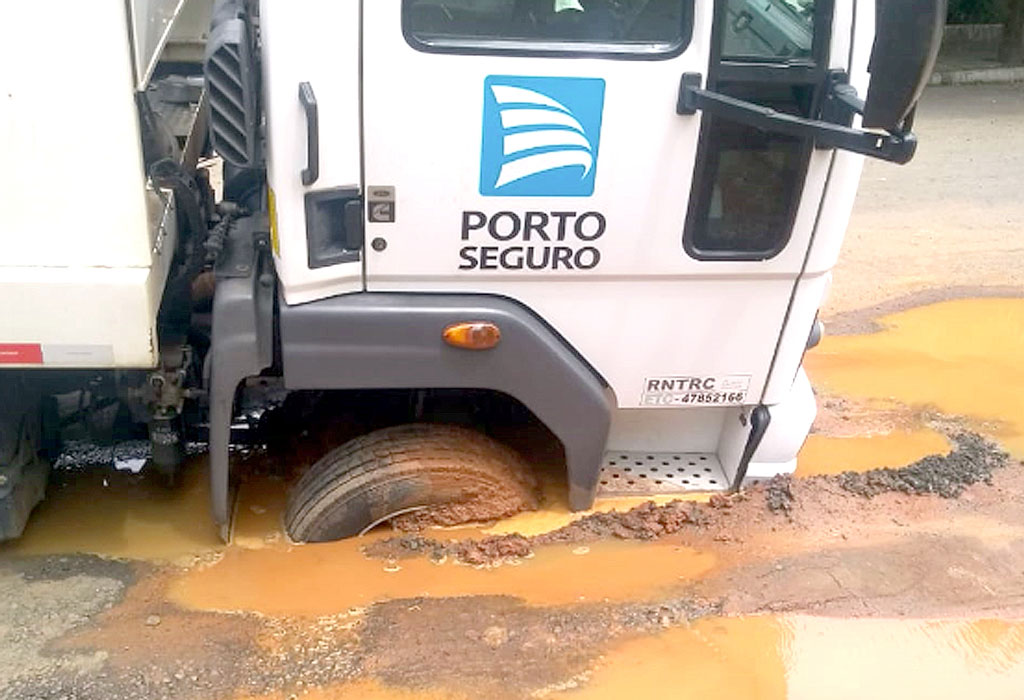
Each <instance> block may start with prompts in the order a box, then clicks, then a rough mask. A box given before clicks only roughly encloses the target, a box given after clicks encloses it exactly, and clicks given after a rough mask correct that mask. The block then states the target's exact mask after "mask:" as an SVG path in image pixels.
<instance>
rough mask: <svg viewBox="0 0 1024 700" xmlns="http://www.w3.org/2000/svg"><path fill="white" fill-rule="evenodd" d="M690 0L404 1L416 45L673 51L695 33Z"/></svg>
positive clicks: (410, 35) (408, 28)
mask: <svg viewBox="0 0 1024 700" xmlns="http://www.w3.org/2000/svg"><path fill="white" fill-rule="evenodd" d="M691 6H692V0H405V1H404V5H403V10H404V12H403V23H404V29H405V34H406V36H407V37H408V38H409V39H410V40H411V42H412V43H413V45H414V46H415V45H417V44H418V45H419V46H418V48H433V49H435V50H445V49H459V48H463V49H469V50H472V49H474V48H475V49H502V48H507V49H511V50H516V49H520V50H523V49H526V50H529V49H536V50H541V51H543V50H552V49H554V50H564V51H570V52H571V51H573V50H574V49H580V48H585V47H590V48H593V47H594V46H595V45H596V46H598V47H608V48H609V50H611V51H612V52H618V53H628V52H632V51H635V52H645V53H669V52H676V51H679V50H681V49H682V48H683V47H684V45H685V44H686V43H687V41H688V38H689V33H690V27H689V22H690V16H691Z"/></svg>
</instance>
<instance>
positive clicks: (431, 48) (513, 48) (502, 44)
mask: <svg viewBox="0 0 1024 700" xmlns="http://www.w3.org/2000/svg"><path fill="white" fill-rule="evenodd" d="M676 1H677V2H678V3H680V4H681V5H682V7H683V17H682V20H683V26H682V32H681V34H680V39H679V41H678V42H676V43H674V44H672V45H671V46H669V47H667V48H655V47H656V45H655V44H651V43H647V44H644V43H639V42H638V43H628V42H586V41H580V42H576V41H568V40H565V41H544V40H542V39H514V38H508V39H485V38H479V39H473V38H466V39H457V40H452V41H445V42H430V41H424V40H423V39H421V38H420V37H418V36H416V34H415V33H414V32H413V31H412V28H411V27H410V26H409V25H410V23H409V8H410V6H411V4H412V2H413V0H402V36H404V37H405V41H406V43H407V44H409V46H411V47H412V48H413V49H415V50H417V51H421V52H423V53H439V54H457V55H468V56H528V57H547V58H611V59H619V60H633V61H664V60H668V59H672V58H676V57H678V56H680V55H681V54H683V52H685V51H686V49H687V48H689V46H690V44H691V43H692V41H693V22H694V6H695V4H696V3H697V2H698V0H676Z"/></svg>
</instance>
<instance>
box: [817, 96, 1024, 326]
mask: <svg viewBox="0 0 1024 700" xmlns="http://www.w3.org/2000/svg"><path fill="white" fill-rule="evenodd" d="M915 131H916V132H917V134H918V136H919V138H920V146H919V148H918V154H917V157H916V158H915V159H914V160H913V161H912V162H911V163H909V164H908V165H905V166H897V165H892V164H889V163H883V162H880V161H871V160H869V161H868V162H867V164H866V166H865V169H864V177H863V181H862V185H861V189H860V193H859V195H858V199H857V204H856V207H855V210H854V216H853V220H852V221H851V224H850V230H849V233H848V235H847V239H846V243H845V245H844V248H843V256H842V258H841V259H840V263H839V267H838V268H837V269H836V272H835V283H834V286H833V290H832V295H831V298H830V299H829V301H828V303H827V305H826V307H825V316H826V318H828V317H829V316H835V315H836V314H840V313H843V312H849V311H852V310H856V309H862V308H865V307H870V306H873V305H876V304H880V303H883V302H886V301H890V300H893V299H898V298H900V297H905V296H907V295H915V297H914V298H910V299H908V300H907V303H905V304H903V305H904V306H908V305H916V304H917V303H920V302H921V301H931V300H936V301H937V300H938V299H939V298H942V297H949V296H977V295H978V294H979V293H980V290H979V289H978V288H979V287H988V288H992V289H990V291H991V292H998V293H1011V292H1013V293H1016V294H1020V293H1021V291H1020V290H1024V85H973V86H961V87H932V88H929V89H928V90H927V92H926V93H925V96H924V99H923V101H922V105H921V108H920V112H919V115H918V119H917V125H916V127H915ZM1000 288H1002V289H1000ZM1009 288H1015V290H1016V291H1015V290H1014V289H1009ZM927 290H933V291H932V293H931V294H922V292H926V291H927ZM892 306H893V305H890V307H889V308H887V309H886V310H889V309H890V308H892Z"/></svg>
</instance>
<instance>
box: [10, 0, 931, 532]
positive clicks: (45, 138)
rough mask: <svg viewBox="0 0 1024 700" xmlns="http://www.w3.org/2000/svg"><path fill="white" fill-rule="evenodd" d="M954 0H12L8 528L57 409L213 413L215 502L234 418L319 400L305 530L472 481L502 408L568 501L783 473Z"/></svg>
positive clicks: (444, 494)
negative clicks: (863, 194) (828, 300)
mask: <svg viewBox="0 0 1024 700" xmlns="http://www.w3.org/2000/svg"><path fill="white" fill-rule="evenodd" d="M944 17H945V2H944V0H876V1H875V2H872V1H871V0H757V1H756V2H755V1H754V0H373V1H372V2H371V1H370V0H287V1H286V0H262V1H261V2H255V1H254V0H216V2H215V3H214V4H213V6H212V7H211V6H210V4H209V2H207V3H204V2H202V0H98V1H96V2H87V3H86V2H80V1H79V0H53V1H51V2H47V3H28V2H19V3H6V4H4V6H3V7H2V8H0V62H2V65H3V66H4V71H3V72H2V73H0V88H2V89H0V139H2V156H0V177H2V187H0V206H2V211H3V214H4V216H3V221H2V223H0V397H2V401H0V537H14V536H17V535H18V534H19V533H20V532H21V530H22V528H23V526H24V524H25V521H26V518H27V517H28V515H29V512H30V511H31V509H32V507H33V506H34V505H35V504H36V503H37V502H38V500H39V499H40V498H41V497H42V496H43V493H44V488H45V483H46V479H47V469H48V467H47V462H48V460H49V459H52V458H53V457H54V456H55V455H57V454H59V453H60V451H61V443H62V439H63V438H64V437H66V434H67V431H68V430H69V427H70V426H73V425H77V426H78V427H79V428H81V426H83V425H84V426H86V427H87V428H89V429H91V430H92V432H94V433H100V434H101V435H100V437H105V438H106V439H108V440H111V439H117V438H118V437H119V436H121V437H123V436H126V435H134V434H136V433H138V434H141V435H143V436H145V437H146V439H147V440H148V441H149V442H150V444H151V455H150V459H151V464H152V467H153V468H154V469H156V470H159V471H161V472H163V473H164V474H165V475H167V476H168V477H169V478H170V479H171V480H173V479H174V477H175V475H176V474H177V473H178V471H179V470H180V468H181V463H182V458H183V455H184V451H185V450H184V445H185V443H186V442H187V441H189V440H199V441H204V442H207V443H208V449H209V478H210V480H211V493H212V511H213V518H214V520H215V521H216V523H217V524H218V525H219V526H220V527H221V529H222V533H224V534H225V536H227V534H228V532H229V529H228V528H229V525H230V516H231V499H232V492H233V489H232V484H233V479H232V470H231V464H230V462H231V459H230V454H231V452H230V448H231V446H232V444H233V443H235V442H238V441H240V440H241V439H242V433H245V432H249V433H254V432H256V431H258V430H259V429H261V428H263V427H265V426H264V425H263V424H264V423H267V422H274V421H270V420H268V419H267V416H277V418H276V419H275V421H277V422H278V423H279V424H281V423H282V422H283V423H284V424H287V426H288V429H289V430H292V431H299V430H302V429H303V427H304V426H305V427H308V428H310V429H312V427H313V426H314V425H322V424H325V423H331V422H332V421H333V422H334V423H335V430H334V433H330V434H335V435H338V436H339V437H338V438H337V441H336V442H337V444H326V445H324V454H323V456H322V458H321V459H319V460H318V461H317V463H316V464H315V465H313V466H312V467H311V469H310V470H309V472H308V473H307V474H306V475H305V476H303V477H302V478H301V479H300V480H299V481H298V483H297V484H296V485H295V486H294V487H293V489H294V492H293V493H292V494H291V496H290V507H289V510H288V513H287V516H286V523H285V524H286V527H287V529H288V531H289V534H290V535H291V536H292V537H293V538H294V539H295V540H300V541H310V540H324V539H334V538H339V537H344V536H349V535H352V534H356V533H359V532H362V531H363V530H365V529H366V528H367V527H369V526H372V525H373V524H375V523H379V522H382V521H384V520H388V519H390V518H392V517H395V516H396V515H400V514H403V513H408V512H410V511H416V510H417V509H421V508H425V507H431V508H435V509H441V510H443V509H445V508H451V510H452V512H456V511H458V506H459V504H461V503H464V502H466V501H467V500H471V499H474V498H477V499H479V498H481V497H484V498H486V497H488V496H487V494H488V493H492V492H491V491H489V489H493V488H495V483H496V482H500V481H501V480H502V479H503V478H505V476H507V474H505V473H504V472H503V471H502V469H504V466H502V464H503V460H504V462H508V463H511V462H513V461H515V459H514V456H513V455H512V454H511V453H510V452H508V451H507V450H503V449H502V448H501V447H500V446H498V445H497V444H496V443H495V441H494V440H492V439H491V438H488V437H484V436H483V433H484V432H486V429H487V426H488V425H492V424H493V423H494V421H495V420H498V419H500V418H501V417H502V416H508V415H512V414H514V415H519V416H528V417H529V418H531V419H532V420H535V421H537V422H538V423H540V424H542V425H543V426H544V428H546V429H547V430H548V431H550V434H551V435H553V439H555V440H556V441H557V444H558V445H559V446H560V448H561V449H562V451H563V453H564V462H565V478H566V480H567V483H568V499H569V506H570V507H571V508H572V509H574V510H582V509H587V508H590V507H591V506H592V504H593V503H594V500H595V498H596V497H600V496H602V495H607V494H623V493H630V494H645V493H652V492H661V493H664V492H683V491H690V490H701V491H725V490H730V489H738V488H741V487H742V486H743V485H744V484H746V483H750V482H752V481H757V480H761V479H765V478H769V477H771V476H773V475H776V474H784V473H788V472H792V471H793V469H794V467H795V462H796V456H797V452H798V450H799V448H800V447H801V445H802V443H803V441H804V439H805V437H806V435H807V433H808V431H809V429H810V425H811V422H812V420H813V417H814V414H815V399H814V396H813V394H812V391H811V387H810V385H809V383H808V380H807V377H806V376H805V374H804V372H803V370H802V369H801V362H802V358H803V354H804V352H805V350H806V349H807V348H808V347H809V346H811V345H813V344H814V343H815V342H816V340H817V338H819V337H820V334H821V326H820V324H819V323H818V321H817V312H818V309H819V307H820V305H821V304H822V300H823V297H824V296H825V294H826V292H827V289H828V287H829V281H830V270H831V269H832V268H833V266H834V265H835V263H836V260H837V257H838V255H839V250H840V245H841V242H842V239H843V235H844V231H845V228H846V226H847V223H848V219H849V216H850V211H851V208H852V206H853V201H854V195H855V193H856V189H857V183H858V179H859V176H860V171H861V166H862V162H863V158H864V157H865V156H870V157H875V158H882V159H885V160H889V161H893V162H896V163H905V162H907V161H908V160H910V158H911V157H912V156H913V154H914V149H915V147H916V141H915V139H914V136H913V134H912V132H911V127H912V121H913V114H914V109H915V106H916V103H917V100H918V99H919V97H920V94H921V91H922V89H923V86H924V85H925V84H926V82H927V79H928V77H929V74H930V71H931V70H932V68H933V65H934V61H935V57H936V54H937V51H938V44H939V40H940V36H941V32H942V25H943V20H944ZM43 30H45V32H46V37H47V41H46V47H48V48H46V50H43V48H44V47H43V46H42V45H41V43H40V41H39V38H38V33H39V32H40V31H43ZM858 96H861V97H858ZM212 153H215V154H216V155H217V156H219V158H220V159H222V161H223V186H222V190H221V193H220V198H219V200H217V201H215V197H214V195H213V190H212V188H211V186H210V184H209V181H208V176H207V170H206V169H203V168H198V167H197V163H198V162H199V160H200V158H201V157H203V156H204V155H207V156H208V155H211V154H212ZM282 416H283V419H282ZM328 419H330V420H328ZM447 423H456V424H458V425H460V426H461V427H459V428H453V427H449V426H448V425H445V424H447ZM337 424H341V426H342V429H341V430H338V429H337ZM472 430H476V431H477V432H476V433H473V432H471V431H472ZM94 437H96V436H95V435H94ZM250 439H251V438H250ZM311 440H312V438H311ZM321 442H323V441H322V440H321ZM495 465H498V466H497V467H495ZM506 466H507V465H506ZM445 473H448V474H449V476H450V475H451V474H452V473H454V474H456V478H454V479H451V478H449V479H447V480H446V479H444V478H441V476H439V475H443V474H445ZM513 481H514V479H513ZM509 488H511V489H512V491H515V488H516V487H515V486H512V487H509ZM507 496H508V493H504V496H502V497H507ZM513 500H514V499H513Z"/></svg>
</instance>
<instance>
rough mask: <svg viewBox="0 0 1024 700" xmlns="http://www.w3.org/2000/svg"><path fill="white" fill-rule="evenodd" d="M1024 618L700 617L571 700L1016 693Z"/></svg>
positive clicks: (607, 670) (635, 645)
mask: <svg viewBox="0 0 1024 700" xmlns="http://www.w3.org/2000/svg"><path fill="white" fill-rule="evenodd" d="M1022 696H1024V623H1019V622H1007V621H1001V620H977V621H959V620H957V621H914V620H841V619H830V618H817V617H805V616H794V617H782V618H774V617H752V618H731V619H708V620H701V621H699V622H697V623H696V624H694V625H692V626H691V627H688V628H678V629H673V630H670V631H668V632H665V633H663V634H660V635H657V636H655V637H647V638H641V639H636V640H632V641H629V642H626V643H625V644H622V645H621V646H619V647H617V648H614V649H613V650H611V651H610V652H609V653H608V654H606V655H605V657H604V658H603V659H602V660H601V661H599V662H598V663H597V664H596V667H595V670H594V672H593V673H592V675H590V677H589V678H588V679H587V681H586V683H585V684H584V685H583V687H582V689H580V690H578V691H574V692H567V693H565V694H564V695H561V694H559V695H556V696H555V697H560V698H561V697H564V698H566V700H569V699H570V698H571V699H573V700H576V699H578V700H605V699H608V700H612V699H614V698H627V697H636V698H647V697H650V698H653V697H671V698H680V699H683V698H759V699H761V700H775V699H778V700H782V699H784V698H788V699H790V700H800V699H803V698H806V699H807V700H818V699H820V698H830V699H834V700H841V699H845V698H850V699H851V700H854V699H856V700H863V698H930V699H935V700H939V699H942V698H950V699H951V700H954V699H955V700H962V698H964V697H977V698H985V699H986V700H994V699H996V698H1006V699H1007V700H1009V699H1010V698H1020V697H1022Z"/></svg>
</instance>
